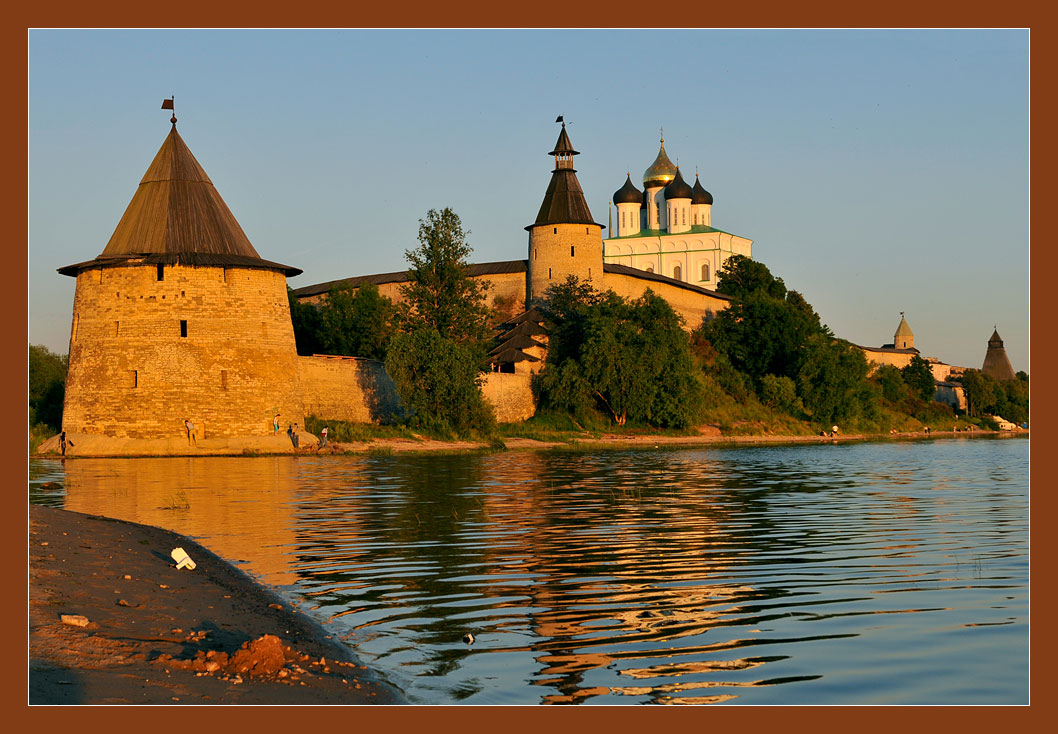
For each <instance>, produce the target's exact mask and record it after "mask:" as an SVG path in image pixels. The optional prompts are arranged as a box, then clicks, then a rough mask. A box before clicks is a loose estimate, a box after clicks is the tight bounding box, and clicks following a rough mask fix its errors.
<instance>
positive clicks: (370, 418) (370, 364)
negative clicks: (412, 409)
mask: <svg viewBox="0 0 1058 734" xmlns="http://www.w3.org/2000/svg"><path fill="white" fill-rule="evenodd" d="M298 374H299V380H300V383H301V395H302V400H303V401H304V404H305V413H306V415H315V416H316V417H318V418H321V419H323V420H333V421H349V422H351V423H374V422H379V421H382V422H385V421H388V420H390V419H393V418H395V417H397V416H399V415H400V414H401V403H400V396H398V395H397V387H396V385H394V384H393V380H392V379H391V378H390V376H389V375H388V374H387V373H386V368H385V366H384V365H383V364H382V363H381V362H378V361H376V360H373V359H360V358H358V357H324V356H313V357H298Z"/></svg>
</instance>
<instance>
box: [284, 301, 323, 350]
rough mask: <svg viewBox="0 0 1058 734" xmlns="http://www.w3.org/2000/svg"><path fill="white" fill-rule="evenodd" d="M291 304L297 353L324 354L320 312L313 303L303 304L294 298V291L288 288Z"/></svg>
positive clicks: (291, 319)
mask: <svg viewBox="0 0 1058 734" xmlns="http://www.w3.org/2000/svg"><path fill="white" fill-rule="evenodd" d="M287 300H288V302H289V303H290V321H291V324H292V325H293V327H294V344H295V346H296V349H297V353H298V354H301V355H304V356H307V355H312V354H319V353H321V352H323V351H324V350H323V348H322V347H321V346H320V338H319V337H320V312H319V309H318V308H316V306H315V305H313V304H311V303H302V302H301V301H299V300H298V299H297V298H295V297H294V290H293V289H292V288H291V287H290V286H287Z"/></svg>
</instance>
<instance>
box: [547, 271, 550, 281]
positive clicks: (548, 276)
mask: <svg viewBox="0 0 1058 734" xmlns="http://www.w3.org/2000/svg"><path fill="white" fill-rule="evenodd" d="M547 279H548V280H551V268H548V269H547Z"/></svg>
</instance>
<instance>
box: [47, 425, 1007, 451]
mask: <svg viewBox="0 0 1058 734" xmlns="http://www.w3.org/2000/svg"><path fill="white" fill-rule="evenodd" d="M996 434H1002V435H1025V434H1028V430H1023V429H1018V430H1017V431H980V430H975V431H933V432H932V433H928V434H927V433H925V432H921V431H920V432H904V433H891V434H859V433H855V434H847V435H846V434H843V433H839V434H838V435H836V436H832V437H830V436H819V435H809V436H805V435H801V436H790V435H740V436H725V435H721V433H720V431H719V430H718V429H716V428H714V427H711V426H705V427H703V428H702V429H700V432H699V433H697V434H694V435H689V436H655V435H649V434H645V435H637V436H629V435H624V434H602V435H600V436H591V435H588V434H585V435H584V436H580V437H576V438H572V439H569V440H563V441H558V440H556V441H540V440H536V439H531V438H518V437H511V438H505V439H503V444H504V446H505V447H506V448H507V449H538V448H558V447H567V448H605V447H613V448H621V447H639V446H714V445H738V444H773V443H819V442H829V441H878V440H889V439H915V438H919V439H925V438H942V437H951V436H957V437H962V438H966V437H973V436H987V435H996ZM68 437H69V439H70V441H72V446H70V447H69V448H68V449H67V454H66V455H67V456H68V457H70V458H75V457H107V456H124V457H133V456H243V455H245V456H259V455H274V454H310V455H311V454H316V453H317V445H318V442H319V439H318V438H317V437H316V436H313V435H312V434H310V433H301V434H300V448H299V449H297V450H295V449H294V447H293V445H292V444H291V442H290V439H289V438H288V437H287V435H286V434H285V433H284V434H279V435H277V436H239V437H233V438H203V439H201V440H200V441H199V443H198V444H197V445H196V446H193V447H191V446H188V444H187V439H185V438H159V439H134V438H112V437H108V436H97V435H88V434H69V436H68ZM490 448H493V446H492V445H491V444H488V443H483V442H480V441H437V440H434V439H429V438H421V439H418V440H416V439H410V438H376V439H373V440H371V441H365V442H358V443H338V442H335V441H332V442H331V443H329V444H328V445H327V446H326V447H325V448H324V449H323V450H322V451H320V452H319V453H320V454H345V453H360V454H363V453H370V452H377V451H384V452H392V453H404V452H432V451H448V452H458V451H482V450H486V449H490ZM36 455H37V456H58V455H59V439H58V436H53V437H52V438H49V439H48V440H47V441H45V442H44V443H42V444H41V445H40V446H39V447H38V448H37V451H36Z"/></svg>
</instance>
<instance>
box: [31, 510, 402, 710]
mask: <svg viewBox="0 0 1058 734" xmlns="http://www.w3.org/2000/svg"><path fill="white" fill-rule="evenodd" d="M177 547H180V548H183V549H184V550H185V551H186V552H187V553H188V555H189V556H190V557H191V558H192V559H193V560H194V562H195V564H196V567H195V568H194V570H187V569H177V568H176V566H175V564H174V562H173V561H172V559H171V557H170V552H171V551H172V550H173V549H174V548H177ZM64 619H65V621H64ZM404 702H405V701H404V697H403V695H402V694H401V692H400V691H399V690H398V689H397V688H395V687H394V686H392V685H391V684H389V683H387V682H385V681H384V680H382V679H381V678H380V677H379V676H378V675H377V674H376V673H374V672H373V671H371V670H368V669H367V668H366V667H364V666H363V664H362V663H361V662H360V661H359V660H358V659H357V658H356V656H355V655H354V654H353V652H352V651H351V650H350V649H349V648H348V647H346V646H345V645H344V644H343V643H341V642H339V641H337V640H335V639H333V638H332V636H331V635H329V634H328V633H327V631H326V630H325V629H324V628H323V627H322V626H321V625H320V624H319V623H318V622H316V621H315V620H314V619H312V618H311V617H309V616H308V615H306V614H305V613H303V612H301V611H299V610H297V609H295V608H292V607H291V606H290V605H289V604H288V603H287V602H286V601H285V600H284V599H282V598H281V597H279V596H277V595H276V594H274V593H273V592H271V591H269V590H268V589H266V588H264V587H262V586H260V585H259V584H257V583H256V582H254V581H253V580H252V579H251V578H250V577H248V576H247V575H246V574H244V573H242V572H241V571H239V570H238V569H236V568H235V567H233V566H231V565H230V564H228V563H227V562H225V561H223V560H222V559H220V558H219V557H217V556H216V555H214V554H213V553H212V552H210V551H209V550H208V549H206V548H204V547H202V546H201V545H199V544H198V543H195V542H194V541H193V540H190V539H189V538H186V537H184V536H182V535H178V534H176V533H172V532H169V531H168V530H163V529H161V528H156V527H151V526H147V525H139V524H136V523H129V522H123V521H119V520H111V519H108V518H102V517H96V516H93V515H85V514H81V513H76V512H69V511H66V510H59V509H54V508H48V507H42V506H39V505H31V506H30V507H29V703H30V704H43V705H51V704H122V703H130V704H163V703H164V704H200V705H201V704H398V703H404Z"/></svg>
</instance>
